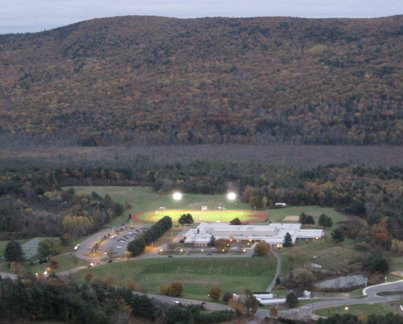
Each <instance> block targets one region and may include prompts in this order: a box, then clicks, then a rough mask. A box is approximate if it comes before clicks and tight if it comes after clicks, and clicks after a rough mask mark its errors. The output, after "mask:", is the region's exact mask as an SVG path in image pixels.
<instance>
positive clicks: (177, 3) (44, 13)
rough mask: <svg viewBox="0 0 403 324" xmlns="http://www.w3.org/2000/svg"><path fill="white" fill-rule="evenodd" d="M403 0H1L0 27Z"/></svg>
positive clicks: (355, 11) (361, 9)
mask: <svg viewBox="0 0 403 324" xmlns="http://www.w3.org/2000/svg"><path fill="white" fill-rule="evenodd" d="M397 14H403V0H0V33H1V34H5V33H16V32H36V31H42V30H45V29H51V28H55V27H59V26H64V25H67V24H71V23H74V22H78V21H82V20H86V19H92V18H100V17H111V16H123V15H156V16H169V17H179V18H193V17H206V16H209V17H216V16H226V17H253V16H298V17H312V18H319V17H381V16H390V15H397Z"/></svg>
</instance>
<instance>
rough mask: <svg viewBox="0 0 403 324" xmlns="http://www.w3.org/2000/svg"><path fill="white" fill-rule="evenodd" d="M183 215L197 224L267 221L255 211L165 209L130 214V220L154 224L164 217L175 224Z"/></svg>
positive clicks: (263, 213) (264, 216)
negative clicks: (186, 215) (188, 216)
mask: <svg viewBox="0 0 403 324" xmlns="http://www.w3.org/2000/svg"><path fill="white" fill-rule="evenodd" d="M183 214H191V215H192V217H193V220H194V221H195V222H196V223H198V222H225V223H227V222H230V221H231V220H233V219H234V218H239V219H240V220H241V221H242V222H247V223H256V222H257V223H262V222H265V221H266V220H267V213H266V212H264V211H255V210H200V209H199V210H191V209H166V210H151V211H139V212H136V213H133V214H132V219H133V220H134V221H138V222H156V221H158V220H159V219H161V218H162V217H164V216H169V217H171V218H172V221H173V222H177V221H178V219H179V217H180V216H181V215H183Z"/></svg>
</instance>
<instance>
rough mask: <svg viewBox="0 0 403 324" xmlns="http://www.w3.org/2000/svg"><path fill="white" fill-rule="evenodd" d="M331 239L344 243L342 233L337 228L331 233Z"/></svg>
mask: <svg viewBox="0 0 403 324" xmlns="http://www.w3.org/2000/svg"><path fill="white" fill-rule="evenodd" d="M332 238H333V240H334V241H335V242H338V243H340V242H343V241H344V238H345V237H344V233H343V231H342V230H341V229H339V228H337V229H335V230H334V231H333V233H332Z"/></svg>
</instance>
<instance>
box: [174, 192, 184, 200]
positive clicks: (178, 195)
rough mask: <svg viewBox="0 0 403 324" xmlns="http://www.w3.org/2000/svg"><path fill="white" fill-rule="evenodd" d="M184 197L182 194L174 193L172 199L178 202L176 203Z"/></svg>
mask: <svg viewBox="0 0 403 324" xmlns="http://www.w3.org/2000/svg"><path fill="white" fill-rule="evenodd" d="M182 197H183V195H182V193H180V192H174V193H173V195H172V198H173V199H174V200H176V201H179V200H181V199H182Z"/></svg>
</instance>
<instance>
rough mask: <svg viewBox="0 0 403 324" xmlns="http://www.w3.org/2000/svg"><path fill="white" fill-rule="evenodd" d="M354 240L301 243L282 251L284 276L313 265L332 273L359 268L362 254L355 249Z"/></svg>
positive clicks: (325, 239) (328, 239)
mask: <svg viewBox="0 0 403 324" xmlns="http://www.w3.org/2000/svg"><path fill="white" fill-rule="evenodd" d="M353 246H354V242H353V241H352V240H345V241H344V242H343V243H340V244H335V243H334V242H333V240H332V239H330V238H324V239H321V240H318V241H311V242H307V241H299V242H297V244H296V245H295V246H294V247H292V248H284V249H282V250H281V251H280V254H281V255H282V259H283V271H282V276H283V277H286V276H287V274H288V273H289V272H290V271H292V270H293V269H296V268H302V267H305V266H307V265H309V264H311V263H316V264H320V265H321V266H322V267H323V268H324V269H327V270H330V271H334V272H337V271H341V272H343V271H346V270H347V269H348V268H349V267H351V268H353V267H354V266H359V259H360V255H361V252H359V251H357V250H355V249H354V248H353Z"/></svg>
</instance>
